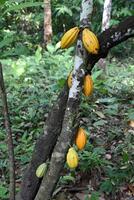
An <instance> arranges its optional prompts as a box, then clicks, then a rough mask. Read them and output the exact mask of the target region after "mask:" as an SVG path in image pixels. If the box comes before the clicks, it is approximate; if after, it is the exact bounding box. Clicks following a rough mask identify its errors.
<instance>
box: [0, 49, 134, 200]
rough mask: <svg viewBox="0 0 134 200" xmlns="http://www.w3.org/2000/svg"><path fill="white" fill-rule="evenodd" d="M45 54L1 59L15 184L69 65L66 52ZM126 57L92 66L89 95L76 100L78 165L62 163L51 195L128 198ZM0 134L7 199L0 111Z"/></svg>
mask: <svg viewBox="0 0 134 200" xmlns="http://www.w3.org/2000/svg"><path fill="white" fill-rule="evenodd" d="M50 55H51V52H50V54H48V61H49V62H48V65H46V63H47V62H46V61H44V59H42V60H39V61H38V60H37V59H36V57H34V56H33V57H27V58H26V57H24V58H23V57H22V58H19V59H18V60H14V61H13V60H3V61H2V63H3V66H4V77H5V85H6V88H7V94H8V105H9V110H10V118H11V122H12V130H13V139H14V147H15V158H16V178H17V180H16V186H17V190H18V188H19V187H20V183H21V179H22V174H23V171H24V169H25V167H26V165H27V164H28V163H29V161H30V158H31V155H32V152H33V148H34V144H35V141H36V140H37V138H38V137H39V135H40V134H42V133H43V126H44V121H45V119H46V117H47V115H48V112H49V111H50V110H51V106H52V104H53V103H54V102H55V100H56V98H57V95H58V93H59V91H60V90H61V88H62V87H63V84H64V81H65V80H66V77H67V75H68V73H69V71H70V66H71V63H68V60H71V59H70V55H69V56H68V57H67V55H66V56H64V55H55V59H54V58H53V56H54V55H52V59H51V60H50ZM45 56H47V55H45ZM59 57H60V59H59ZM61 58H62V59H61ZM45 59H47V58H46V57H45ZM56 59H57V60H56ZM65 59H66V60H65ZM59 60H60V65H59ZM50 61H51V62H52V63H51V62H50ZM130 61H131V59H130V58H129V60H126V61H124V60H123V61H121V62H120V61H118V62H117V61H115V62H114V61H113V62H112V64H111V63H108V67H107V72H106V74H105V75H104V72H103V71H101V70H98V69H97V68H95V69H94V71H93V73H92V77H93V80H94V92H93V95H92V96H91V97H89V98H85V97H84V96H82V103H81V106H80V119H81V120H80V124H81V126H82V127H83V128H84V129H85V130H86V132H87V135H88V141H87V144H86V147H85V148H84V150H82V151H78V156H79V165H78V167H77V168H76V169H75V170H70V169H69V168H68V166H67V165H66V164H65V167H64V169H63V171H62V172H61V177H60V180H59V182H58V185H57V188H56V189H55V191H54V199H55V200H71V199H72V200H134V108H133V107H134V98H133V97H134V81H133V77H134V71H133V64H132V62H130ZM132 61H133V60H132ZM53 62H55V63H53ZM65 63H66V64H65ZM67 64H68V65H69V67H68V66H67ZM20 66H21V70H20ZM41 66H42V67H41ZM50 66H51V67H50ZM63 66H67V69H66V70H65V69H64V68H63ZM63 76H64V77H63ZM48 77H49V79H48ZM44 91H45V92H44ZM0 106H1V105H0ZM0 108H1V107H0ZM1 113H2V112H0V114H1ZM0 140H1V141H0V157H1V159H0V199H1V200H7V199H8V184H9V172H8V153H7V152H8V151H7V144H6V132H5V129H4V124H3V116H2V115H0ZM76 150H77V149H76Z"/></svg>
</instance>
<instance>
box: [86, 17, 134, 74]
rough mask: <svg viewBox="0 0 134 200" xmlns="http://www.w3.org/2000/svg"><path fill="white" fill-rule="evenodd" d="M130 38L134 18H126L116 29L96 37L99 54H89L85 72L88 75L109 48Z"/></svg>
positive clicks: (132, 35) (133, 32)
mask: <svg viewBox="0 0 134 200" xmlns="http://www.w3.org/2000/svg"><path fill="white" fill-rule="evenodd" d="M131 37H134V16H132V17H128V18H127V19H125V20H124V21H122V22H121V23H120V24H119V25H117V26H116V27H112V28H109V29H107V30H106V31H104V32H102V33H101V34H100V35H99V36H98V39H99V42H100V51H99V54H98V55H92V54H89V56H88V61H87V71H88V72H89V73H90V72H91V70H92V68H93V67H94V65H95V63H97V62H98V60H99V59H100V58H105V57H106V56H107V54H108V52H109V50H110V49H111V48H113V47H115V46H116V45H118V44H120V43H121V42H123V41H125V40H127V39H128V38H131Z"/></svg>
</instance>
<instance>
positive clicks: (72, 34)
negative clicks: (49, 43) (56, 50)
mask: <svg viewBox="0 0 134 200" xmlns="http://www.w3.org/2000/svg"><path fill="white" fill-rule="evenodd" d="M79 31H80V29H79V28H78V27H74V28H71V29H70V30H68V31H67V32H66V33H65V34H64V35H63V37H62V38H61V48H62V49H64V48H68V47H70V46H71V45H72V44H73V43H74V42H75V41H76V39H77V37H78V34H79Z"/></svg>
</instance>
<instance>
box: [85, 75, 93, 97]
mask: <svg viewBox="0 0 134 200" xmlns="http://www.w3.org/2000/svg"><path fill="white" fill-rule="evenodd" d="M92 92H93V80H92V77H91V76H90V75H86V76H85V77H84V85H83V93H84V95H85V96H90V95H91V94H92Z"/></svg>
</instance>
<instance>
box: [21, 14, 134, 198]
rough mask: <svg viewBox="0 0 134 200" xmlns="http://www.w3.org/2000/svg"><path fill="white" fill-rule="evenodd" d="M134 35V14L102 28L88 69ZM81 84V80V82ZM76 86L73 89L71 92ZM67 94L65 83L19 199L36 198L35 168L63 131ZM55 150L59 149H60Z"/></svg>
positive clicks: (72, 105)
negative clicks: (112, 25) (98, 49)
mask: <svg viewBox="0 0 134 200" xmlns="http://www.w3.org/2000/svg"><path fill="white" fill-rule="evenodd" d="M81 21H83V23H84V21H85V20H81ZM81 23H82V22H81ZM133 36H134V17H129V18H127V19H126V20H124V21H123V22H121V23H120V24H119V25H117V26H116V27H113V28H109V29H107V30H106V31H104V32H102V33H101V34H100V35H99V36H98V39H99V42H100V51H99V54H98V55H91V54H88V59H87V61H86V60H85V66H86V70H87V72H88V73H91V70H92V68H93V67H94V65H95V63H97V62H98V60H99V59H100V58H105V57H106V56H107V54H108V52H109V50H110V49H111V48H113V47H114V46H116V45H118V44H119V43H121V42H123V41H125V40H127V39H128V38H130V37H133ZM79 45H80V47H79V48H80V49H81V42H80V40H78V45H77V46H79ZM78 51H79V50H78ZM81 53H82V55H84V54H85V53H84V52H83V51H81ZM76 63H77V62H76ZM76 65H77V64H76ZM76 69H77V67H75V70H74V72H76V71H77V76H78V74H79V70H76ZM80 71H81V70H80ZM81 75H82V73H81V72H80V77H79V80H81V78H82V77H81ZM77 76H76V75H75V73H74V75H73V77H74V80H75V79H76V80H77V78H76V77H77ZM80 82H81V81H80ZM81 84H82V83H80V85H81ZM80 85H79V86H80ZM72 88H73V90H74V88H76V85H75V86H74V84H73V86H72ZM73 90H70V92H71V91H73ZM79 90H80V88H79ZM72 94H73V92H71V93H70V95H71V96H72ZM71 96H70V97H71ZM78 96H79V95H78ZM67 98H68V87H67V85H66V86H65V87H64V89H63V90H62V92H61V94H60V95H59V97H58V100H57V102H56V103H55V105H54V107H53V108H52V110H51V113H50V114H49V116H48V119H47V121H46V129H45V131H44V135H43V136H40V138H39V140H38V141H37V144H36V146H35V150H34V153H33V157H32V161H31V163H30V167H29V168H28V170H27V173H26V174H25V177H24V179H23V182H22V187H21V191H20V193H19V197H18V199H19V200H34V198H35V195H36V193H37V191H38V188H39V186H40V181H39V180H38V179H37V177H35V170H36V168H37V166H38V165H39V164H41V163H42V162H45V161H46V158H48V157H49V156H50V155H51V152H52V150H53V147H54V145H55V143H56V140H57V137H58V135H60V132H61V128H62V122H63V118H64V114H65V109H66V102H67ZM75 103H76V102H74V104H73V102H72V103H70V101H68V107H69V109H70V110H71V108H73V107H74V108H76V109H77V106H76V107H75V106H74V105H75ZM77 103H78V104H79V102H77ZM78 104H77V105H78ZM66 112H67V111H66ZM73 112H75V111H73ZM77 112H78V111H76V113H73V114H74V116H75V115H76V114H77ZM74 116H72V115H71V117H70V120H72V118H74ZM55 120H56V122H55V123H54V121H55ZM64 120H65V119H64ZM71 124H73V123H71V122H70V125H71ZM70 125H69V127H70ZM71 129H72V128H70V131H71ZM67 131H68V129H67ZM70 131H69V133H68V132H66V134H69V135H68V137H69V136H70V134H71V133H70ZM45 132H46V134H45ZM62 132H63V129H62ZM72 137H73V136H72ZM53 138H54V139H53ZM60 141H61V140H60ZM49 146H50V149H49ZM57 148H58V145H57ZM56 151H58V149H57V150H56ZM65 151H66V150H65ZM62 156H63V155H62ZM52 159H53V156H52ZM64 159H65V158H64ZM62 161H63V160H62ZM61 164H63V163H61ZM55 184H56V183H55Z"/></svg>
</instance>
